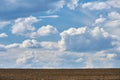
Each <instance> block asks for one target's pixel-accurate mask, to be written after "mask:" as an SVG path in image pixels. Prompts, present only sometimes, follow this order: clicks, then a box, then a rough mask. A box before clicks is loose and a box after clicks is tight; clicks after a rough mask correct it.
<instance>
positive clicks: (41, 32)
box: [30, 25, 58, 38]
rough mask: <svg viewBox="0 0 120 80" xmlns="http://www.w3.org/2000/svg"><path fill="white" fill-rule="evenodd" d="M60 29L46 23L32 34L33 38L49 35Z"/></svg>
mask: <svg viewBox="0 0 120 80" xmlns="http://www.w3.org/2000/svg"><path fill="white" fill-rule="evenodd" d="M57 33H58V30H57V29H56V28H55V27H53V26H52V25H46V26H42V27H40V28H39V29H38V30H37V31H36V32H32V33H31V34H30V36H31V38H36V37H40V36H49V35H51V34H57Z"/></svg>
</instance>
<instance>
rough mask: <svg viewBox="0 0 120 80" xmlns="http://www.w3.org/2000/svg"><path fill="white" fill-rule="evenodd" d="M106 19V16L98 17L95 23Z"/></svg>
mask: <svg viewBox="0 0 120 80" xmlns="http://www.w3.org/2000/svg"><path fill="white" fill-rule="evenodd" d="M105 20H106V18H104V17H99V18H97V19H96V20H95V24H101V23H103V22H104V21H105Z"/></svg>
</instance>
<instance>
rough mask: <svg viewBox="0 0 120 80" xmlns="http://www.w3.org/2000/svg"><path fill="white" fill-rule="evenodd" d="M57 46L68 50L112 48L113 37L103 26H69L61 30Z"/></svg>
mask: <svg viewBox="0 0 120 80" xmlns="http://www.w3.org/2000/svg"><path fill="white" fill-rule="evenodd" d="M60 35H61V40H60V41H59V47H60V48H61V49H62V50H68V51H99V50H104V49H109V48H112V47H113V45H112V41H114V39H113V38H112V36H111V35H110V34H108V33H107V32H106V31H104V29H103V28H100V27H95V28H94V29H89V28H87V27H81V28H70V29H68V30H65V31H63V32H62V33H61V34H60Z"/></svg>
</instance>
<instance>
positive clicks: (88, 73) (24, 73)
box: [0, 69, 120, 80]
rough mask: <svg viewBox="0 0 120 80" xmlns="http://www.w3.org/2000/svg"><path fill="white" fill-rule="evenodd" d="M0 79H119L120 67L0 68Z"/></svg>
mask: <svg viewBox="0 0 120 80" xmlns="http://www.w3.org/2000/svg"><path fill="white" fill-rule="evenodd" d="M0 80H120V69H0Z"/></svg>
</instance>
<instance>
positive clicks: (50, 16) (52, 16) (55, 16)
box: [39, 15, 59, 19]
mask: <svg viewBox="0 0 120 80" xmlns="http://www.w3.org/2000/svg"><path fill="white" fill-rule="evenodd" d="M58 17H59V16H58V15H49V16H39V18H40V19H42V18H58Z"/></svg>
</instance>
